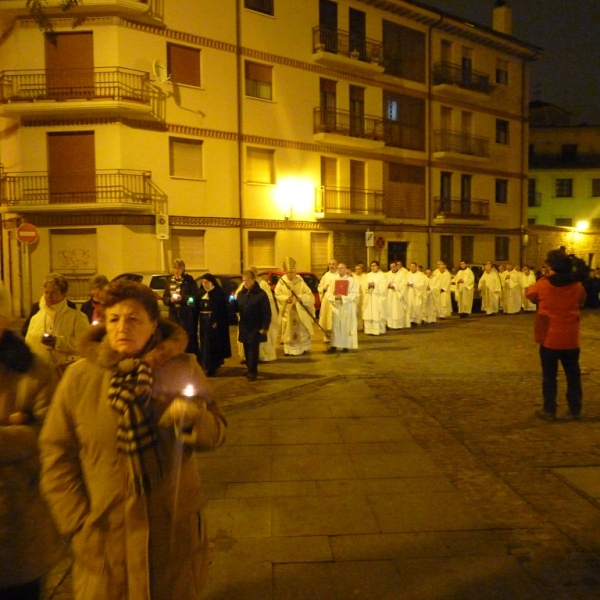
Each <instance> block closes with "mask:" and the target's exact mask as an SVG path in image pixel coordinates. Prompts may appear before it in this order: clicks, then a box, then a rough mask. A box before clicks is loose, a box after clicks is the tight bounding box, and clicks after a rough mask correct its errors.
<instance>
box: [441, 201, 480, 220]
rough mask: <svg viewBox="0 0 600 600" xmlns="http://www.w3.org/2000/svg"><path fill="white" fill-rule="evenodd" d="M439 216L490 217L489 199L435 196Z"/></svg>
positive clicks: (462, 217)
mask: <svg viewBox="0 0 600 600" xmlns="http://www.w3.org/2000/svg"><path fill="white" fill-rule="evenodd" d="M434 202H435V206H436V216H437V217H450V218H452V217H454V218H459V219H488V218H489V205H490V203H489V201H488V200H476V199H475V198H446V197H439V196H438V197H435V198H434Z"/></svg>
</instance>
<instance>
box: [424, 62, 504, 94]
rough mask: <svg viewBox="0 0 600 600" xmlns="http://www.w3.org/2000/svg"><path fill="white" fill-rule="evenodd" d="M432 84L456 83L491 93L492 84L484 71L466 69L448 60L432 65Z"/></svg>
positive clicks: (470, 88)
mask: <svg viewBox="0 0 600 600" xmlns="http://www.w3.org/2000/svg"><path fill="white" fill-rule="evenodd" d="M432 77H433V85H442V84H444V83H446V84H449V85H456V86H458V87H460V88H464V89H467V90H472V91H474V92H481V93H482V94H491V93H492V91H493V90H494V86H493V85H492V84H491V83H490V76H489V75H487V74H486V73H480V72H478V71H473V69H466V68H464V67H462V66H460V65H455V64H452V63H449V62H439V63H436V64H435V65H433V73H432Z"/></svg>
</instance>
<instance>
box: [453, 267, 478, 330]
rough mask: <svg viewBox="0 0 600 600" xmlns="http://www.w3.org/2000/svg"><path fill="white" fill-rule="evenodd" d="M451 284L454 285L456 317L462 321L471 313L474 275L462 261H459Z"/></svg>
mask: <svg viewBox="0 0 600 600" xmlns="http://www.w3.org/2000/svg"><path fill="white" fill-rule="evenodd" d="M453 282H454V284H455V285H456V292H455V294H456V304H457V305H458V316H459V317H461V318H463V319H464V318H465V317H468V316H469V315H470V314H471V313H472V312H473V293H474V291H475V275H473V271H471V269H470V268H469V266H468V265H467V263H466V262H465V261H464V260H461V261H460V264H459V269H458V271H457V272H456V275H455V276H454V280H453Z"/></svg>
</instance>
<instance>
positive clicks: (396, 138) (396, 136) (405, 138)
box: [383, 119, 425, 150]
mask: <svg viewBox="0 0 600 600" xmlns="http://www.w3.org/2000/svg"><path fill="white" fill-rule="evenodd" d="M383 127H384V132H385V143H386V145H387V146H395V147H396V148H406V149H407V150H425V127H424V126H422V127H415V126H410V125H404V124H402V123H399V122H398V121H392V120H389V119H386V120H385V121H384V123H383Z"/></svg>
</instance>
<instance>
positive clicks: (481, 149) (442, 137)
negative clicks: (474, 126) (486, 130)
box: [433, 129, 490, 160]
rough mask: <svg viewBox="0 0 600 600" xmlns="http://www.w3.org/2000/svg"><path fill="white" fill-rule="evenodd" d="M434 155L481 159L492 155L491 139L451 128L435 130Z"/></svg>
mask: <svg viewBox="0 0 600 600" xmlns="http://www.w3.org/2000/svg"><path fill="white" fill-rule="evenodd" d="M433 156H434V157H435V158H464V157H466V156H468V157H470V158H475V159H479V160H487V159H489V157H490V139H489V138H487V137H483V136H480V135H471V134H470V133H462V132H460V131H450V130H449V129H438V130H436V131H434V132H433Z"/></svg>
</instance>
